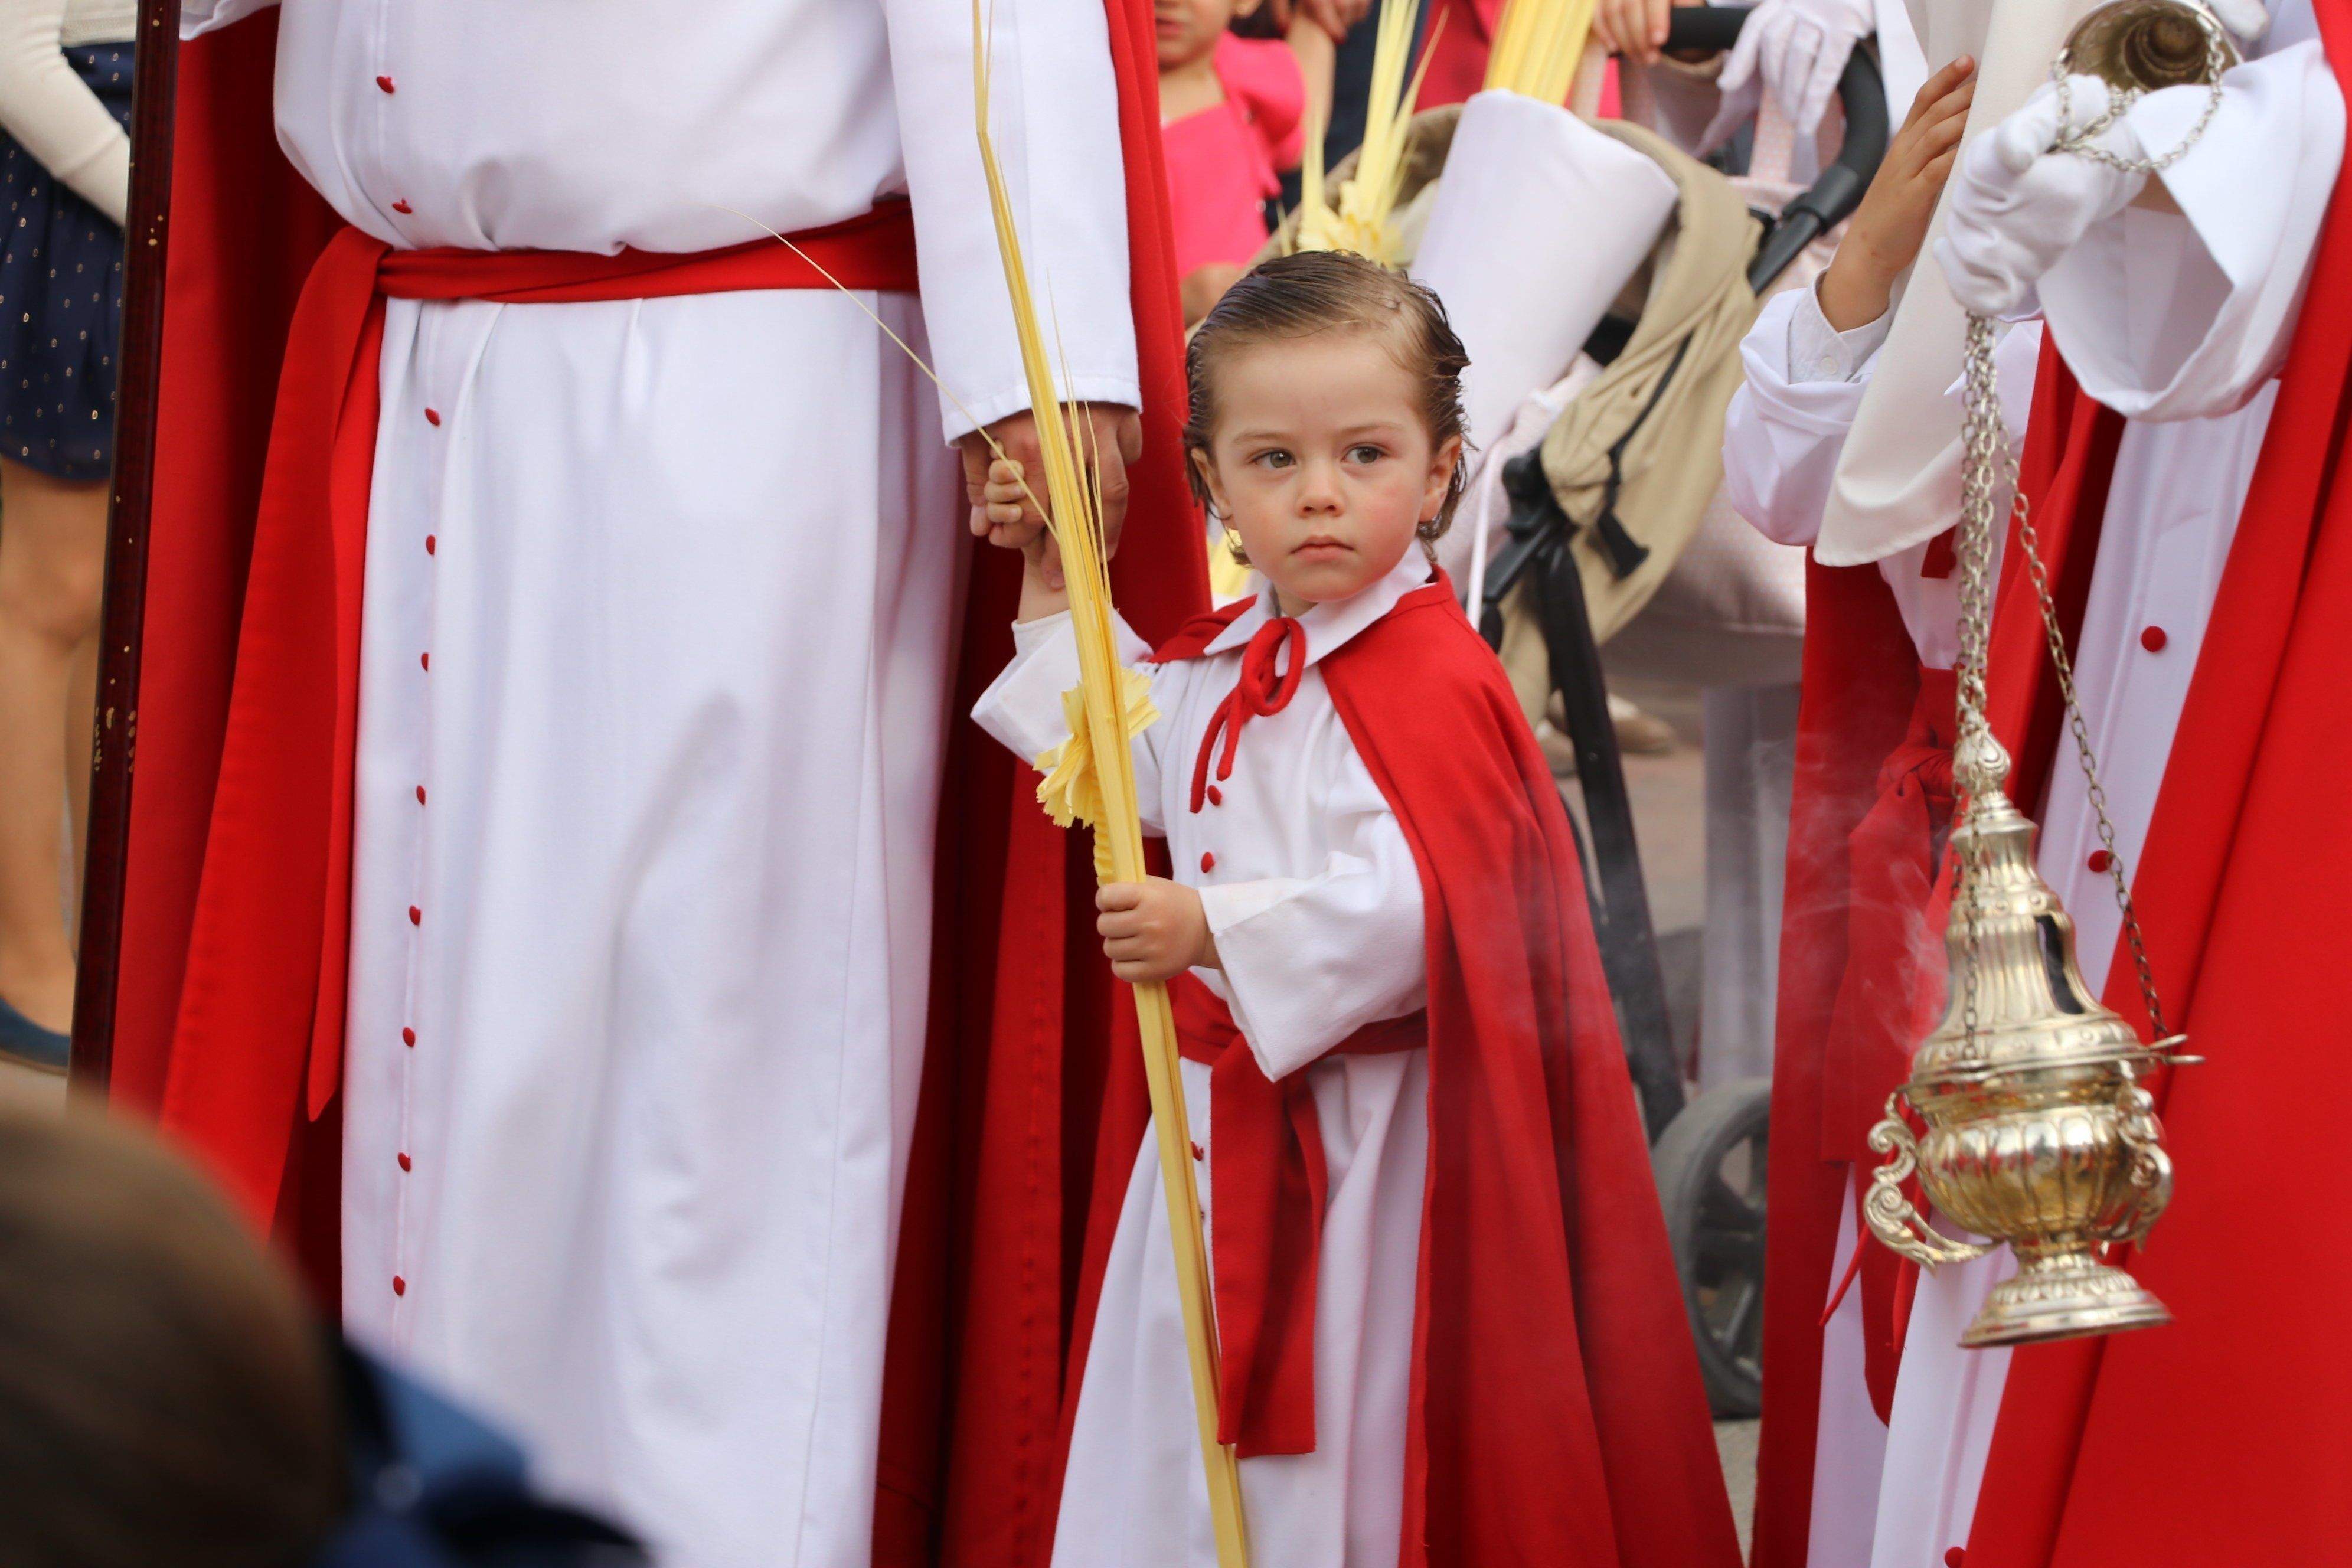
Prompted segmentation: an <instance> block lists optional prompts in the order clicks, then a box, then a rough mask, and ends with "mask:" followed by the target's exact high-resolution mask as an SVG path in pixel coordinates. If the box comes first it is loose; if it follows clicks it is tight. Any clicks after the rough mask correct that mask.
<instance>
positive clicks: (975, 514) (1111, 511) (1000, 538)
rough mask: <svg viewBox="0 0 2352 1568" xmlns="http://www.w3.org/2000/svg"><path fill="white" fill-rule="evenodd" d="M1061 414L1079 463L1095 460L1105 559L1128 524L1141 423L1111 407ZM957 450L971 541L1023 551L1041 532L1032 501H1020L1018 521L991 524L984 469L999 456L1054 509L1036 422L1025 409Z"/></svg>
mask: <svg viewBox="0 0 2352 1568" xmlns="http://www.w3.org/2000/svg"><path fill="white" fill-rule="evenodd" d="M1062 413H1063V416H1064V417H1065V418H1066V419H1067V420H1068V422H1069V427H1070V430H1071V439H1072V440H1073V441H1075V442H1076V447H1077V453H1078V459H1079V461H1080V462H1084V461H1086V460H1087V458H1093V459H1094V460H1095V464H1096V467H1097V471H1098V475H1099V486H1098V488H1099V490H1100V493H1101V496H1102V525H1103V549H1104V552H1105V553H1106V555H1109V554H1116V553H1117V552H1118V535H1119V531H1120V530H1121V529H1122V528H1124V527H1125V526H1126V524H1127V488H1128V486H1127V466H1128V465H1129V463H1131V462H1133V461H1135V460H1136V458H1139V457H1141V456H1142V455H1143V421H1142V419H1141V417H1140V416H1138V415H1137V414H1136V412H1135V410H1134V409H1132V408H1122V407H1120V406H1118V405H1116V404H1109V403H1067V404H1064V405H1062ZM991 439H993V441H994V443H995V445H994V446H993V447H992V446H991V445H990V440H991ZM956 445H957V447H958V448H959V449H960V450H961V452H962V454H963V490H964V499H965V500H967V501H968V502H970V503H971V531H972V534H973V537H975V538H979V539H985V540H987V541H988V542H990V543H992V544H1001V545H1003V546H1005V547H1006V548H1007V549H1012V550H1021V549H1025V548H1027V547H1028V546H1029V545H1030V544H1031V543H1033V542H1034V541H1035V540H1036V538H1037V534H1038V532H1039V531H1040V530H1042V529H1043V528H1044V527H1045V518H1044V517H1043V516H1042V515H1040V514H1039V512H1038V510H1037V507H1036V503H1035V500H1024V502H1023V503H1022V507H1021V516H1020V518H1019V520H1018V521H1013V522H992V521H989V516H988V467H989V464H990V463H991V462H992V461H993V460H994V459H995V458H996V457H997V455H998V454H999V453H1000V452H1001V453H1002V454H1003V456H1005V457H1007V458H1011V459H1013V461H1014V462H1016V463H1018V464H1020V465H1021V468H1022V472H1023V473H1024V474H1025V475H1026V476H1028V483H1029V489H1030V490H1031V491H1032V492H1033V493H1034V496H1035V498H1036V500H1043V501H1044V502H1045V504H1046V505H1047V506H1054V505H1055V504H1057V498H1056V497H1055V496H1054V495H1053V494H1052V493H1051V490H1050V489H1049V488H1048V485H1047V482H1046V479H1045V456H1044V452H1043V449H1042V447H1040V446H1039V443H1038V439H1037V417H1036V416H1035V415H1034V414H1032V413H1030V412H1028V411H1027V410H1025V409H1024V411H1023V412H1021V413H1019V414H1013V415H1009V416H1006V417H1004V418H1003V419H1000V420H998V421H997V422H996V423H995V424H993V425H991V426H989V427H988V432H987V436H985V437H983V436H982V434H981V433H980V432H978V431H974V432H972V433H971V435H968V436H965V437H962V438H961V439H960V440H959V441H957V443H956Z"/></svg>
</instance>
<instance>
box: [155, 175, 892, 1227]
mask: <svg viewBox="0 0 2352 1568" xmlns="http://www.w3.org/2000/svg"><path fill="white" fill-rule="evenodd" d="M793 245H794V246H797V247H799V248H798V249H797V250H795V249H794V248H793V247H790V246H785V245H782V244H779V243H777V242H776V241H775V240H772V239H758V240H753V241H751V242H750V243H748V244H744V245H739V246H733V247H729V248H726V249H723V250H712V251H705V252H699V253H689V254H683V255H667V254H660V253H656V252H649V251H636V250H624V251H622V252H621V253H620V254H618V255H615V256H600V255H593V254H586V253H580V252H570V251H530V250H520V251H477V250H458V249H436V250H394V248H392V247H390V246H387V245H385V244H384V243H383V241H382V240H379V239H376V238H374V237H372V236H369V235H366V234H362V232H360V231H359V230H358V229H355V228H346V229H344V230H343V231H342V233H341V234H339V235H337V236H336V237H334V239H332V240H331V241H330V242H329V243H328V246H327V247H326V249H325V250H324V251H323V252H321V253H320V257H319V259H318V262H317V264H316V265H315V266H313V267H312V268H311V270H310V279H309V280H308V281H307V282H306V283H305V284H304V285H303V289H302V297H301V300H300V301H299V303H298V304H297V306H296V307H295V311H294V316H293V319H292V321H291V323H290V326H289V332H288V337H287V342H286V362H285V367H284V369H283V371H282V372H281V374H280V375H279V379H278V401H277V406H276V410H275V412H274V415H273V419H272V424H271V427H270V437H269V457H268V467H267V469H266V471H265V474H264V478H263V481H262V491H261V503H260V508H259V511H258V513H257V517H256V519H255V523H254V533H253V553H252V560H251V564H250V566H249V568H248V571H247V583H246V600H245V609H244V618H243V621H242V623H241V625H240V626H239V628H238V637H237V656H236V679H235V684H234V686H233V688H232V689H231V692H230V697H229V710H228V720H227V726H226V733H225V735H224V737H223V745H222V754H221V770H220V776H219V781H218V784H217V786H216V789H215V795H214V800H213V809H212V819H211V826H210V828H209V830H208V836H207V838H206V841H205V868H204V877H203V881H202V883H201V885H200V887H199V889H198V893H197V899H196V910H195V917H194V929H193V931H191V934H190V941H189V952H188V967H187V976H186V980H185V982H184V985H183V987H182V992H181V1002H180V1016H179V1023H178V1028H177V1031H176V1034H175V1037H174V1040H173V1052H172V1065H171V1069H170V1076H169V1079H168V1081H167V1083H166V1086H165V1090H164V1102H163V1117H164V1120H165V1121H166V1122H167V1123H170V1124H172V1125H173V1126H175V1127H178V1128H180V1129H181V1130H182V1131H184V1132H186V1133H187V1134H188V1135H189V1136H191V1137H192V1138H193V1139H194V1141H195V1142H197V1143H198V1145H199V1146H200V1147H202V1148H204V1149H205V1151H207V1152H208V1153H210V1154H211V1155H212V1156H213V1157H214V1159H215V1163H216V1165H217V1167H218V1168H219V1169H220V1172H221V1173H222V1174H223V1175H224V1176H225V1177H226V1179H227V1180H228V1182H229V1183H230V1184H231V1186H232V1187H233V1188H234V1189H235V1190H236V1193H237V1194H238V1195H239V1196H240V1197H241V1198H243V1199H244V1200H245V1202H246V1203H247V1207H248V1209H249V1211H251V1212H252V1213H253V1214H254V1215H255V1217H256V1218H257V1219H258V1220H260V1221H261V1222H262V1223H264V1224H267V1223H268V1221H269V1220H270V1218H271V1216H272V1214H273V1211H274V1209H275V1206H276V1200H277V1194H278V1184H279V1182H280V1180H281V1178H282V1176H283V1173H284V1163H285V1158H286V1152H287V1147H288V1143H289V1139H290V1137H291V1134H292V1132H293V1130H294V1127H295V1125H296V1115H297V1111H298V1108H299V1107H301V1106H303V1105H304V1104H305V1100H306V1097H305V1096H304V1095H303V1093H302V1089H303V1087H304V1083H305V1076H306V1075H305V1064H306V1059H307V1082H308V1095H307V1108H308V1110H309V1113H310V1115H313V1116H316V1115H317V1114H319V1112H320V1111H321V1110H323V1109H324V1108H325V1106H326V1104H327V1102H328V1100H330V1099H331V1098H332V1096H333V1094H334V1091H335V1089H336V1087H337V1085H338V1083H339V1082H340V1081H341V1067H342V1055H343V1052H342V1045H343V1038H342V1036H343V999H344V984H345V980H346V977H347V965H348V953H347V951H346V949H347V946H348V941H349V933H350V899H351V868H352V858H351V854H352V844H351V837H352V746H353V742H354V740H355V738H356V735H357V731H358V713H359V655H360V605H361V575H362V563H363V561H364V559H365V551H366V540H367V512H368V497H369V490H370V487H371V484H372V481H373V473H374V465H375V440H376V429H377V426H378V422H379V417H380V413H381V410H380V409H379V407H378V401H379V400H378V388H379V385H380V380H379V374H378V362H379V357H380V354H381V352H382V347H383V313H384V306H383V301H384V300H386V299H387V298H391V299H404V300H493V301H497V302H499V303H505V304H561V303H578V302H584V301H591V300H649V299H656V298H664V297H670V296H677V295H684V294H713V293H727V292H742V291H751V290H767V289H825V288H831V287H833V286H834V284H835V283H836V282H838V283H839V284H840V285H842V286H843V287H845V288H849V289H870V290H875V291H882V292H908V291H912V290H913V289H915V287H916V276H915V242H914V224H913V220H912V217H911V215H910V213H909V211H908V207H907V205H906V204H905V203H904V202H893V203H890V204H887V205H885V206H882V207H878V208H877V209H876V210H875V211H873V212H871V213H868V214H866V215H865V216H862V217H858V218H854V219H852V220H850V221H849V222H846V223H843V224H836V225H835V226H831V227H828V228H824V229H817V230H813V231H811V232H809V233H806V234H803V235H799V236H796V237H794V239H793ZM446 412H447V411H444V410H427V409H422V408H420V409H417V410H415V414H416V416H417V417H418V418H421V419H427V420H431V421H434V422H436V423H437V422H438V421H439V420H440V419H441V418H442V417H443V416H444V414H445V413H446ZM257 960H266V962H260V961H257Z"/></svg>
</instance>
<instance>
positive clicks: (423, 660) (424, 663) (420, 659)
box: [416, 653, 433, 670]
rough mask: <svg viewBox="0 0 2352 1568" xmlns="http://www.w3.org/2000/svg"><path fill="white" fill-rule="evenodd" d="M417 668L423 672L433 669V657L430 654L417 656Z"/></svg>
mask: <svg viewBox="0 0 2352 1568" xmlns="http://www.w3.org/2000/svg"><path fill="white" fill-rule="evenodd" d="M416 668H419V669H423V670H430V669H431V668H433V656H432V655H431V654H429V653H420V654H418V655H417V656H416Z"/></svg>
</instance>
